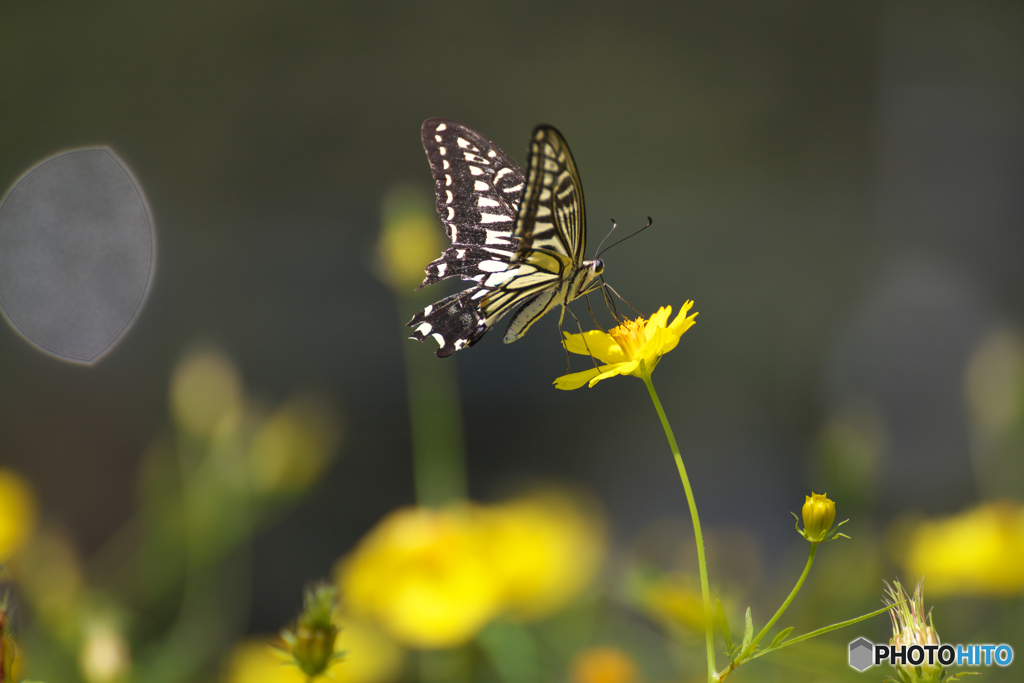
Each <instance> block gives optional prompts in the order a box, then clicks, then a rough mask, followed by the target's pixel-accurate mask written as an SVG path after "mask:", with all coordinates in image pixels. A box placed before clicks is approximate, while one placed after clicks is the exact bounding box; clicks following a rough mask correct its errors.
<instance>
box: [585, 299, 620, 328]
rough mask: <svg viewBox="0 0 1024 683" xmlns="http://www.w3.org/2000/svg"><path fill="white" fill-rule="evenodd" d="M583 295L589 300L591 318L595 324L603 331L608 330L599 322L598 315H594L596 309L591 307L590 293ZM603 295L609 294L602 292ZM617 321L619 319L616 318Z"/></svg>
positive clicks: (588, 307) (588, 306)
mask: <svg viewBox="0 0 1024 683" xmlns="http://www.w3.org/2000/svg"><path fill="white" fill-rule="evenodd" d="M583 296H584V297H585V298H586V300H587V310H588V311H589V312H590V319H591V320H593V321H594V326H595V327H596V328H597V329H599V330H601V331H602V332H607V331H608V330H606V329H604V328H603V327H601V323H599V322H597V316H596V315H594V309H593V308H591V307H590V295H589V294H584V295H583ZM602 296H607V295H606V294H604V293H603V292H602ZM616 322H618V321H617V320H616Z"/></svg>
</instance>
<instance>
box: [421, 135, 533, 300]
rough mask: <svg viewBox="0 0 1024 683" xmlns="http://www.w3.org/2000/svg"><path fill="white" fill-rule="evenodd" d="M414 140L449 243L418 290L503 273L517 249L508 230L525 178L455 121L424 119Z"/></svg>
mask: <svg viewBox="0 0 1024 683" xmlns="http://www.w3.org/2000/svg"><path fill="white" fill-rule="evenodd" d="M420 136H421V138H422V140H423V149H424V150H425V151H426V153H427V159H428V160H429V161H430V172H431V173H432V174H433V176H434V187H435V192H436V194H437V213H438V215H439V216H440V217H441V222H443V223H444V228H445V232H447V233H448V237H450V238H451V240H452V245H451V246H450V247H448V248H447V249H445V251H444V253H443V254H441V257H440V258H438V259H436V260H435V261H433V262H431V263H430V265H428V266H427V269H426V270H427V276H426V278H425V279H424V280H423V284H421V285H420V287H425V286H427V285H431V284H434V283H435V282H438V281H440V280H443V279H445V278H449V277H453V276H455V275H458V276H460V277H462V278H463V279H464V280H475V281H477V282H480V281H481V279H483V278H484V277H486V276H487V274H488V273H493V272H496V271H498V270H503V269H504V268H505V266H506V265H507V264H508V262H509V260H510V259H511V258H512V254H513V253H515V251H516V248H517V247H518V244H519V240H517V239H515V238H514V237H513V236H512V230H513V227H514V225H515V220H516V213H517V212H518V210H519V201H520V199H521V198H522V194H523V185H524V183H525V180H526V178H525V177H524V175H523V171H522V169H521V168H519V164H517V163H516V162H515V161H513V160H512V159H511V157H509V156H508V155H507V154H506V153H505V152H503V151H502V150H501V148H500V147H498V146H497V145H496V144H494V143H493V142H491V141H490V140H488V139H487V138H486V137H484V136H483V135H481V134H480V133H478V132H476V131H475V130H473V129H471V128H467V127H466V126H464V125H462V124H461V123H458V122H456V121H449V120H447V119H427V120H426V121H424V122H423V127H422V128H421V130H420Z"/></svg>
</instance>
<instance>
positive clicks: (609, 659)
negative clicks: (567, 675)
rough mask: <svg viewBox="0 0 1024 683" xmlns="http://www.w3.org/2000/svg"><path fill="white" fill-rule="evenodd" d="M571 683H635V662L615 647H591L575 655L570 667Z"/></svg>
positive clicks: (637, 672) (638, 676)
mask: <svg viewBox="0 0 1024 683" xmlns="http://www.w3.org/2000/svg"><path fill="white" fill-rule="evenodd" d="M570 671H571V678H572V683H636V682H637V681H639V680H640V674H639V670H638V668H637V665H636V662H635V661H634V660H633V658H632V657H630V656H629V655H628V654H626V653H625V652H623V651H622V650H620V649H618V648H615V647H592V648H589V649H587V650H584V651H583V652H581V653H579V654H578V655H576V657H575V658H574V659H573V661H572V665H571V666H570Z"/></svg>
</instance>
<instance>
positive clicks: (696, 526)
mask: <svg viewBox="0 0 1024 683" xmlns="http://www.w3.org/2000/svg"><path fill="white" fill-rule="evenodd" d="M643 380H644V384H646V385H647V391H648V392H649V393H650V395H651V400H652V401H653V402H654V408H655V409H656V410H657V411H658V417H660V418H661V426H662V428H664V430H665V436H666V437H668V445H669V447H670V448H671V449H672V455H673V456H674V457H675V459H676V469H678V470H679V478H680V479H682V481H683V489H685V490H686V502H687V503H689V505H690V518H691V519H692V520H693V535H694V537H695V539H696V542H697V561H698V563H699V564H700V592H701V596H702V597H703V598H704V641H705V645H706V646H707V657H708V683H711V682H712V681H715V680H717V678H716V677H715V669H716V668H717V667H716V666H715V634H714V629H713V621H714V619H713V617H712V616H711V615H712V614H713V612H712V611H711V589H710V587H709V586H708V563H707V560H706V559H705V558H704V535H703V534H702V533H701V530H700V518H699V517H698V516H697V502H696V501H695V500H694V498H693V490H692V489H691V488H690V478H689V477H687V476H686V467H685V466H684V465H683V456H681V455H680V454H679V445H678V444H676V437H675V434H673V433H672V425H670V424H669V423H668V417H667V416H666V415H665V410H664V409H663V408H662V407H661V401H660V400H659V399H658V392H656V391H655V390H654V384H653V383H652V382H651V377H650V375H649V374H648V375H645V376H643Z"/></svg>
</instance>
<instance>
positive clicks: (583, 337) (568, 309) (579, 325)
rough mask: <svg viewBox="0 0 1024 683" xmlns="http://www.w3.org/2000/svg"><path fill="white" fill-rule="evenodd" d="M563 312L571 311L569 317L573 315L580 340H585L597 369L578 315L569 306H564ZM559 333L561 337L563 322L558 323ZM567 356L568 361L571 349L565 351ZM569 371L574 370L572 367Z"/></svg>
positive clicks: (595, 365)
mask: <svg viewBox="0 0 1024 683" xmlns="http://www.w3.org/2000/svg"><path fill="white" fill-rule="evenodd" d="M587 304H588V305H589V304H590V300H589V299H588V300H587ZM562 310H563V311H569V315H571V316H572V318H573V320H575V321H576V329H578V330H579V331H580V338H581V339H582V340H583V345H584V346H585V347H586V348H587V353H589V354H590V360H592V361H593V362H594V367H595V368H596V367H598V364H597V359H596V358H594V353H593V351H591V350H590V346H589V345H588V344H587V337H586V335H584V334H583V325H581V324H580V319H579V318H577V317H576V314H575V313H573V312H572V309H571V308H569V307H568V306H563V307H562ZM602 331H603V330H602ZM558 333H559V334H560V335H561V334H562V321H561V320H559V321H558ZM562 345H563V346H564V345H565V344H564V342H563V344H562ZM565 356H566V359H568V357H569V349H568V348H567V349H566V350H565ZM568 369H572V368H571V367H570V368H568Z"/></svg>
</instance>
